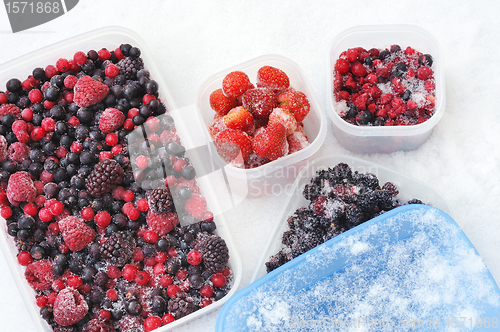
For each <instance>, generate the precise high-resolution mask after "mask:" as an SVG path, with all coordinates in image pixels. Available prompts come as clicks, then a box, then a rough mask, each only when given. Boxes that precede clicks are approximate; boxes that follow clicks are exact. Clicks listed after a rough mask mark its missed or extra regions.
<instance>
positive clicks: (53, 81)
mask: <svg viewBox="0 0 500 332" xmlns="http://www.w3.org/2000/svg"><path fill="white" fill-rule="evenodd" d="M140 55H141V52H140V50H139V49H138V48H137V47H134V46H132V45H130V44H122V45H120V46H119V47H117V48H115V49H114V50H113V51H111V50H107V49H104V48H103V49H100V50H99V51H96V50H90V51H88V52H87V53H84V52H76V53H75V54H74V57H73V58H72V59H64V58H61V59H59V61H58V62H57V64H55V65H48V66H46V67H44V68H42V67H38V68H35V69H34V70H33V73H32V75H30V76H28V78H26V79H25V80H19V79H17V78H13V79H11V80H9V81H8V82H7V84H6V87H7V90H8V93H1V92H0V129H2V133H1V135H0V163H1V164H0V182H2V184H3V187H2V188H4V189H1V190H0V203H1V206H2V208H1V209H0V216H1V217H2V218H4V219H5V220H6V221H7V224H6V231H7V232H6V233H7V234H8V236H9V237H11V238H12V239H11V240H12V242H13V244H14V246H13V248H15V250H17V252H16V260H17V262H18V263H19V264H20V266H22V267H23V268H25V278H26V281H27V283H28V284H29V285H30V286H31V288H32V289H33V290H34V291H35V296H36V299H34V301H36V304H37V305H38V306H39V307H40V315H41V317H42V318H43V319H45V320H46V321H47V323H48V324H49V325H50V326H51V327H52V329H53V331H56V332H57V331H71V332H74V331H77V330H78V331H84V332H90V331H105V332H111V331H120V332H125V331H140V330H143V329H153V328H155V327H157V326H159V325H158V324H166V323H169V322H171V321H173V320H174V315H175V316H176V317H177V318H182V317H184V315H187V314H189V313H191V312H194V311H196V310H199V309H201V308H203V307H205V306H206V305H207V303H206V302H207V301H206V299H205V302H203V303H202V301H203V296H202V295H201V294H200V289H201V288H202V286H203V285H205V284H209V283H210V282H211V281H210V278H211V275H212V274H213V273H214V272H212V270H214V268H212V267H211V266H212V265H213V264H215V263H213V262H212V261H211V258H209V255H208V254H207V259H206V262H207V263H206V266H205V264H204V263H203V258H202V259H201V261H200V256H201V252H202V251H203V248H198V249H194V248H192V247H191V246H192V244H193V243H194V241H195V239H196V238H197V236H198V235H199V234H202V233H206V234H214V233H213V232H214V231H215V229H216V225H215V221H214V220H213V215H212V216H210V213H209V212H208V211H207V206H206V201H205V199H204V197H203V196H201V194H200V192H199V187H198V185H197V182H196V171H195V169H194V167H193V165H192V163H191V161H190V159H189V157H188V155H187V153H186V149H185V148H184V146H183V145H182V144H181V140H180V138H179V136H178V135H177V133H176V127H175V123H174V121H173V118H172V117H171V116H170V115H169V114H168V110H167V107H166V105H165V104H164V103H163V102H162V100H161V96H160V93H159V86H158V84H157V82H156V81H154V80H153V79H152V78H151V77H150V73H149V71H148V70H146V69H145V68H144V64H143V60H142V58H141V57H140ZM248 88H253V86H249V87H248ZM221 91H222V90H221ZM232 102H234V103H235V104H234V107H236V106H237V105H236V103H238V101H237V99H236V98H234V99H233V100H232ZM234 107H233V106H232V108H234ZM127 117H129V118H128V119H126V118H127ZM233 120H235V121H237V119H233ZM135 126H141V127H138V128H137V130H134V129H135ZM142 126H143V127H142ZM143 129H144V132H145V133H146V134H144V132H143ZM137 133H138V135H135V134H137ZM145 135H146V136H145ZM133 151H141V153H140V155H141V156H143V157H144V158H145V159H146V160H147V163H145V164H143V165H142V166H141V165H139V163H138V162H137V160H138V158H137V157H138V156H137V155H129V152H133ZM135 166H140V167H137V168H138V170H139V171H137V170H136V169H134V167H135ZM167 186H168V187H167ZM174 203H175V204H174ZM176 205H177V206H176ZM180 221H182V224H186V225H188V224H190V225H189V226H184V227H181V225H180ZM214 236H215V234H214ZM193 245H194V244H193ZM207 245H209V244H207ZM221 250H222V251H221ZM221 250H219V251H217V252H219V253H220V252H223V250H224V249H221ZM191 251H193V252H194V251H196V252H198V253H199V255H197V256H196V257H195V259H194V260H193V259H192V258H193V257H192V256H193V255H190V256H189V257H190V259H189V260H190V262H191V263H196V262H198V264H197V265H193V264H190V263H189V262H188V258H187V257H188V254H189V252H191ZM218 256H220V257H223V258H222V263H220V262H221V259H218V260H217V261H218V262H219V263H220V264H221V265H220V267H221V268H224V269H226V270H228V263H229V262H228V261H225V260H224V257H225V256H224V255H222V256H221V255H220V254H218ZM214 257H215V256H214ZM224 262H225V263H224ZM229 279H231V277H229ZM230 287H231V283H230V282H229V283H228V284H226V285H225V286H224V287H223V288H221V289H220V291H221V292H222V293H221V294H226V293H227V290H228V289H230ZM174 297H175V298H176V299H175V300H173V298H174ZM220 298H221V297H216V296H214V297H213V299H210V301H212V300H217V299H220ZM169 300H170V302H171V303H170V308H171V309H169V305H168V302H169Z"/></svg>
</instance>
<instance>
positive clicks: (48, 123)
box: [42, 118, 56, 132]
mask: <svg viewBox="0 0 500 332" xmlns="http://www.w3.org/2000/svg"><path fill="white" fill-rule="evenodd" d="M42 128H43V129H44V130H45V131H48V132H50V131H54V129H56V121H55V120H54V119H52V118H44V119H43V120H42Z"/></svg>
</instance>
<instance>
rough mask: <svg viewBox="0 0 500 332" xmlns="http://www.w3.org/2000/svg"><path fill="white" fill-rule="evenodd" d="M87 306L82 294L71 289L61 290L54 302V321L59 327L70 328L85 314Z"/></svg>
mask: <svg viewBox="0 0 500 332" xmlns="http://www.w3.org/2000/svg"><path fill="white" fill-rule="evenodd" d="M88 311H89V306H88V304H87V302H86V301H85V299H84V297H83V295H82V294H80V293H79V292H78V291H77V290H76V289H73V288H71V287H68V288H64V289H63V290H61V291H60V292H59V293H58V294H57V297H56V300H55V302H54V308H53V314H54V320H55V321H56V323H57V324H59V325H61V326H70V325H73V324H75V323H77V322H79V321H80V320H81V319H82V318H83V317H85V315H86V314H87V312H88Z"/></svg>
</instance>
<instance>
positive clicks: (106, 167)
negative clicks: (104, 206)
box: [85, 159, 124, 197]
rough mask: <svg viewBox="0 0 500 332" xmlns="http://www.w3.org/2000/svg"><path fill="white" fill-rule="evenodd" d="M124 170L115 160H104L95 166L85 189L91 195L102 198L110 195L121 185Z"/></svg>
mask: <svg viewBox="0 0 500 332" xmlns="http://www.w3.org/2000/svg"><path fill="white" fill-rule="evenodd" d="M123 174H124V170H123V168H122V167H121V166H120V164H118V162H117V161H115V160H113V159H104V160H103V161H100V162H99V163H97V164H96V165H95V166H94V169H93V170H92V172H91V173H90V175H89V177H88V178H87V181H86V183H85V187H86V189H87V192H88V194H89V195H91V196H94V197H101V196H102V195H103V194H105V193H109V192H111V191H112V190H113V188H114V187H115V186H116V185H118V184H120V183H121V182H122V179H123Z"/></svg>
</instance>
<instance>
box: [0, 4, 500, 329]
mask: <svg viewBox="0 0 500 332" xmlns="http://www.w3.org/2000/svg"><path fill="white" fill-rule="evenodd" d="M3 8H4V7H3V6H2V9H0V42H1V43H0V45H1V46H0V63H4V62H6V61H9V60H12V59H15V58H17V57H19V56H21V55H24V54H26V53H29V52H32V51H35V50H37V49H39V48H41V47H44V46H47V45H50V44H53V43H56V42H58V41H61V40H63V39H66V38H70V37H72V36H75V35H77V34H80V33H83V32H86V31H90V30H93V29H95V28H99V27H103V26H109V25H119V26H124V27H127V28H130V29H132V30H134V31H136V32H137V33H138V34H139V35H140V36H141V37H142V38H143V39H144V40H145V42H146V43H147V45H148V47H149V49H150V50H151V51H152V53H153V58H154V60H155V62H156V65H157V66H158V68H159V69H160V71H161V72H162V75H163V78H164V80H165V81H166V83H167V84H168V88H169V89H170V91H171V93H172V95H173V98H174V101H175V102H176V103H177V105H178V106H179V107H185V106H189V105H193V104H194V103H195V102H196V97H197V94H198V88H199V87H200V85H201V84H202V83H203V82H204V81H205V80H206V79H207V78H208V77H210V76H211V75H213V74H214V73H216V72H219V71H221V70H223V69H226V68H228V67H230V66H233V65H236V64H238V63H241V62H243V61H246V60H249V59H252V58H254V57H257V56H260V55H263V54H280V55H283V56H286V57H288V58H290V59H292V60H293V61H294V62H296V63H297V64H298V65H299V66H300V67H301V68H302V70H303V71H304V74H305V76H306V78H307V79H308V80H309V82H310V84H311V86H312V88H313V92H314V93H315V94H316V97H317V100H318V101H319V105H320V107H321V108H322V111H324V112H326V111H327V110H328V108H327V105H326V96H327V94H330V93H331V91H327V89H326V83H325V82H326V75H327V72H326V57H327V53H328V51H329V47H330V43H331V40H332V39H333V38H334V37H335V35H336V34H338V33H340V32H341V31H343V30H345V29H347V28H350V27H352V26H355V25H359V24H415V25H418V26H420V27H422V28H424V29H426V30H427V31H429V32H430V33H431V34H432V35H434V37H435V38H436V39H437V40H438V42H439V44H440V47H441V57H442V60H443V67H444V74H445V82H446V101H447V103H446V111H445V113H444V116H443V117H442V119H441V120H440V122H439V123H438V124H437V125H436V127H435V128H434V131H433V133H432V135H431V136H430V138H429V139H428V140H427V141H426V142H425V143H424V144H423V145H422V146H421V147H420V148H419V149H417V150H415V151H411V152H395V153H392V154H376V155H357V157H361V158H364V159H367V160H369V161H372V162H376V163H378V164H381V165H383V166H386V167H389V168H391V169H394V170H397V171H398V172H400V173H403V174H405V175H408V176H411V177H414V178H416V179H418V180H420V181H422V182H424V183H426V184H428V185H430V186H432V187H434V188H435V189H437V190H438V191H439V192H440V193H441V194H442V195H443V196H444V197H445V198H446V200H447V201H448V203H449V204H450V207H451V208H452V210H453V212H454V216H455V220H456V222H457V223H458V224H459V226H460V227H461V228H462V230H463V231H464V232H465V234H466V235H467V236H468V238H469V239H470V240H471V242H472V244H473V245H474V246H475V248H476V249H477V250H478V252H479V254H480V255H481V257H482V258H483V260H484V262H485V264H486V266H487V267H488V268H489V270H490V271H491V273H492V275H493V277H494V278H495V279H496V281H497V283H498V282H500V259H499V257H498V253H499V252H500V227H498V223H499V222H500V217H499V214H498V200H499V198H500V175H499V170H500V144H499V143H498V128H500V116H498V97H497V96H498V87H499V86H500V67H499V66H498V65H497V64H496V61H497V58H496V57H497V55H498V54H500V44H499V43H498V34H499V33H500V21H499V20H498V17H497V14H498V12H499V10H500V3H498V2H496V1H484V0H483V1H478V2H471V1H462V0H457V1H451V0H447V1H430V0H422V1H420V2H418V4H412V3H407V2H402V1H396V0H386V1H382V2H380V1H371V2H370V1H367V2H363V3H353V2H351V1H338V0H318V1H313V2H311V1H306V0H296V1H285V0H279V1H264V0H255V1H241V0H234V1H228V0H227V1H222V0H215V1H174V0H150V1H143V2H138V1H132V0H107V1H97V0H85V1H80V2H79V3H78V4H77V5H76V7H75V8H74V9H72V10H71V11H69V12H68V13H67V14H65V15H63V16H61V17H59V18H57V19H54V20H52V21H50V22H48V23H46V24H43V25H40V26H37V27H34V28H32V29H30V30H27V31H23V32H19V33H15V34H13V33H12V31H11V29H10V25H9V23H8V19H7V14H6V11H5V10H4V9H3ZM359 46H362V45H359ZM401 46H402V47H406V46H407V45H401ZM0 90H3V87H0ZM325 118H326V119H327V121H328V132H327V136H326V139H325V142H324V144H323V146H322V147H321V148H320V150H319V151H318V152H317V153H316V155H317V156H321V155H325V154H329V153H335V154H352V153H350V152H348V151H347V150H345V149H344V148H342V146H340V145H339V143H338V142H337V140H336V139H335V137H334V135H333V132H332V124H331V122H330V120H329V118H328V116H326V117H325ZM286 199H287V197H286V195H269V196H266V197H260V198H254V199H247V200H244V201H242V202H240V203H239V204H238V205H237V206H236V207H235V208H234V209H232V210H230V211H228V212H226V213H225V218H226V220H227V222H228V228H229V231H230V232H231V234H232V237H233V240H234V243H235V244H236V246H237V248H238V252H239V255H240V257H241V260H242V264H243V276H242V282H241V286H240V287H244V286H246V285H248V284H249V282H250V280H251V278H252V275H253V273H254V271H255V269H256V268H257V264H258V261H259V259H260V256H261V254H262V252H263V249H264V247H265V245H266V244H267V241H268V240H269V236H270V234H271V232H272V230H273V229H274V226H275V223H276V222H277V221H278V217H279V215H280V212H281V208H282V206H283V205H284V203H285V201H286ZM360 249H362V248H360ZM444 273H445V271H442V270H439V269H436V270H433V272H432V274H431V276H432V277H433V278H435V279H436V280H439V278H444V277H445V274H444ZM0 291H1V293H2V296H1V297H0V308H1V309H2V310H0V325H1V326H2V330H5V331H26V332H34V331H36V330H35V325H34V324H33V323H32V321H31V319H30V316H29V313H28V311H27V310H26V308H25V306H24V303H23V301H22V300H21V296H20V294H19V292H18V291H17V288H16V286H15V283H14V280H13V278H12V276H11V274H10V271H9V269H8V268H7V264H6V261H5V259H4V257H3V256H2V255H0ZM373 291H375V289H373ZM428 300H429V301H432V300H433V301H444V300H446V299H444V298H443V299H441V298H434V299H433V298H429V299H428ZM275 305H276V306H277V305H278V303H276V304H275ZM275 308H276V310H278V307H275ZM279 309H280V311H279V312H280V314H283V315H284V314H285V308H284V307H280V308H279ZM218 312H219V310H216V311H215V312H212V313H210V314H209V315H207V316H204V317H203V318H201V319H197V320H195V321H193V322H191V323H189V324H188V325H185V326H182V327H180V328H178V329H176V331H181V332H182V331H190V332H201V331H203V332H205V331H212V330H213V329H214V327H215V322H216V318H217V314H218ZM13 317H15V319H13ZM254 323H256V322H254Z"/></svg>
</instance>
